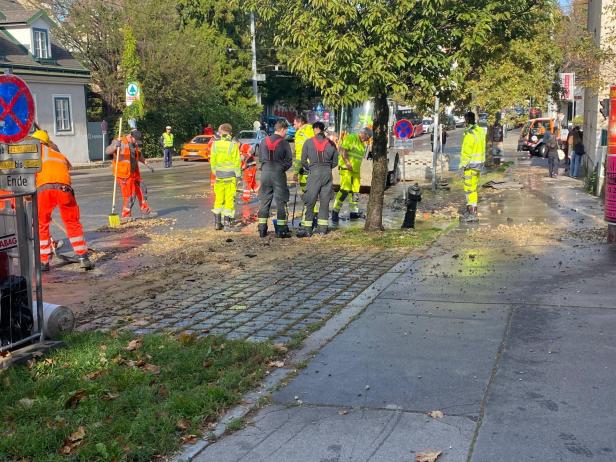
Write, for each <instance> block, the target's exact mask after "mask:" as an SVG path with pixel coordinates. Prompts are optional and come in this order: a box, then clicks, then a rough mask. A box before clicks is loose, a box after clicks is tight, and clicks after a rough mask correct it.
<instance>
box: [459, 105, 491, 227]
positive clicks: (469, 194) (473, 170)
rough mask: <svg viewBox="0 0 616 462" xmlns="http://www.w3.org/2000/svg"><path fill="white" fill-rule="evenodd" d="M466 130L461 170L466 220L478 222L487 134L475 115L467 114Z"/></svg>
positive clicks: (461, 155) (461, 156)
mask: <svg viewBox="0 0 616 462" xmlns="http://www.w3.org/2000/svg"><path fill="white" fill-rule="evenodd" d="M464 122H465V123H466V129H465V130H464V137H463V139H462V151H461V153H460V170H461V172H462V176H463V178H464V194H465V195H466V213H465V214H464V217H463V218H464V220H465V221H467V222H473V221H477V202H478V194H477V188H478V186H479V177H480V176H481V169H482V168H483V165H484V163H485V160H486V134H485V131H484V130H483V128H481V127H480V126H478V125H477V123H476V121H475V113H474V112H467V113H466V114H465V115H464Z"/></svg>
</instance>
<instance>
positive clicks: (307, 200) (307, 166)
mask: <svg viewBox="0 0 616 462" xmlns="http://www.w3.org/2000/svg"><path fill="white" fill-rule="evenodd" d="M312 128H313V130H314V135H315V136H314V137H313V138H310V139H309V140H308V141H306V142H305V143H304V147H303V148H302V167H303V168H304V170H305V171H307V172H308V180H307V182H306V192H305V193H304V195H303V197H302V199H303V201H304V218H303V220H302V226H301V228H300V229H299V231H298V232H297V237H309V236H310V235H312V231H313V229H312V228H313V219H314V205H315V204H316V202H317V200H318V201H319V214H318V221H317V229H316V232H317V233H318V234H327V231H328V225H329V201H330V200H331V199H332V196H333V179H332V169H333V168H334V167H336V166H337V165H338V150H337V149H336V145H335V144H334V143H332V142H331V141H330V140H329V139H328V138H327V137H326V136H325V124H323V122H315V123H314V124H312Z"/></svg>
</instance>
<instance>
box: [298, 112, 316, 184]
mask: <svg viewBox="0 0 616 462" xmlns="http://www.w3.org/2000/svg"><path fill="white" fill-rule="evenodd" d="M293 126H294V127H295V129H296V132H295V142H294V144H295V163H294V169H295V174H294V175H293V181H295V182H298V183H299V186H300V187H301V188H302V191H305V190H306V181H307V179H308V174H307V172H305V171H304V170H303V169H302V149H303V147H304V143H305V142H306V141H308V140H309V139H310V138H312V137H313V136H314V130H313V129H312V125H310V124H309V123H308V119H306V117H305V116H303V115H298V116H296V117H295V119H294V120H293Z"/></svg>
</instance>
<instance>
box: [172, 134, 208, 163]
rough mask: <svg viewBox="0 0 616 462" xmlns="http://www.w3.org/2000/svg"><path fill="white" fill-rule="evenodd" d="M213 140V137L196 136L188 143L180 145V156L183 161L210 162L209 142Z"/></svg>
mask: <svg viewBox="0 0 616 462" xmlns="http://www.w3.org/2000/svg"><path fill="white" fill-rule="evenodd" d="M213 140H214V137H213V136H209V135H197V136H195V137H194V138H193V139H192V140H190V142H188V143H185V144H184V145H182V150H181V151H180V156H181V157H182V159H183V160H184V161H188V160H210V149H211V142H212V141H213Z"/></svg>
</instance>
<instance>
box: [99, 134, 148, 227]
mask: <svg viewBox="0 0 616 462" xmlns="http://www.w3.org/2000/svg"><path fill="white" fill-rule="evenodd" d="M140 146H141V132H140V131H139V130H132V131H131V132H130V133H129V134H128V135H126V136H125V137H123V138H120V139H118V140H114V141H113V142H112V143H111V144H110V145H109V146H108V147H107V149H106V153H107V154H109V155H110V156H113V162H112V164H111V168H112V170H113V172H114V176H115V177H116V179H117V182H118V185H119V186H120V190H121V192H122V198H123V201H122V215H121V216H122V220H123V221H128V220H130V218H131V210H132V208H133V205H135V198H137V200H138V201H139V207H140V209H141V216H142V217H144V218H151V217H154V216H156V213H155V212H152V210H151V209H150V206H149V205H148V201H147V199H148V198H147V194H148V191H147V188H146V187H145V184H144V183H143V181H142V179H141V173H140V172H139V162H141V163H142V164H143V165H145V166H146V167H148V168H150V167H149V165H148V164H147V162H146V160H145V158H144V157H143V154H142V152H141V150H140V149H139V148H140Z"/></svg>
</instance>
